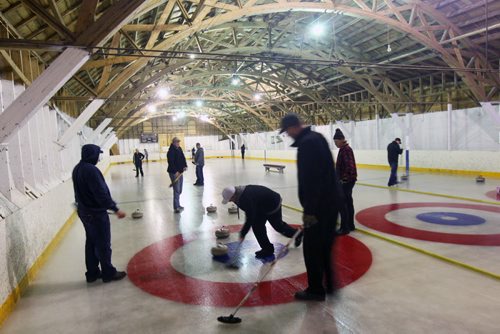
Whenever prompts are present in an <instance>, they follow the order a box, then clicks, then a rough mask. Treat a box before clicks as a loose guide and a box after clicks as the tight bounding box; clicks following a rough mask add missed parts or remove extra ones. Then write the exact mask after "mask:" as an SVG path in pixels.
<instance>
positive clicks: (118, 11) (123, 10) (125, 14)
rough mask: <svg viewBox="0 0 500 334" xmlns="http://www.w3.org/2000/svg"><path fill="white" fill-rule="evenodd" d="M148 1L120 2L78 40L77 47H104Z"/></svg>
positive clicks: (125, 0) (129, 0)
mask: <svg viewBox="0 0 500 334" xmlns="http://www.w3.org/2000/svg"><path fill="white" fill-rule="evenodd" d="M145 3H146V0H120V1H117V2H115V3H114V4H113V5H111V6H110V7H109V8H108V9H107V10H106V12H105V13H104V14H102V15H101V17H99V19H98V20H97V21H96V22H95V23H93V24H92V25H91V26H90V27H88V28H87V29H85V31H84V32H82V33H81V34H80V35H78V37H77V39H76V43H77V45H87V46H102V45H103V44H104V43H105V42H106V41H107V40H108V39H109V38H110V37H111V36H114V35H115V34H116V33H117V32H118V30H120V28H121V27H122V26H123V25H124V24H125V23H126V22H129V21H130V20H131V19H132V17H134V15H135V14H136V13H137V12H138V11H139V10H140V9H141V7H142V6H143V5H144V4H145Z"/></svg>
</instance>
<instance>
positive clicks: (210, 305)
mask: <svg viewBox="0 0 500 334" xmlns="http://www.w3.org/2000/svg"><path fill="white" fill-rule="evenodd" d="M262 163H263V161H260V160H245V161H242V160H240V159H207V162H206V166H205V169H204V171H205V186H204V187H195V186H193V183H194V181H195V176H194V168H193V167H192V165H191V164H189V165H190V167H189V169H188V171H187V172H186V174H185V178H184V190H183V193H182V195H181V205H182V206H184V207H185V210H184V211H183V212H182V213H181V214H174V213H173V208H172V189H171V188H169V187H168V185H169V184H170V181H169V179H168V175H167V173H166V162H149V163H145V164H144V173H145V176H144V177H143V178H141V177H139V178H135V172H133V171H132V168H133V166H132V164H119V165H113V166H111V167H110V169H109V170H108V171H107V173H106V174H105V177H106V181H107V182H108V185H109V187H110V190H111V193H112V196H113V198H114V199H115V201H116V202H117V203H118V206H119V207H120V208H121V209H123V210H124V211H126V212H127V214H128V216H127V218H125V219H122V220H118V219H116V217H114V216H111V221H112V249H113V263H114V265H115V266H116V267H117V269H118V270H126V271H127V272H128V277H127V278H126V279H124V280H122V281H119V282H114V283H112V284H103V283H102V282H101V281H100V280H99V281H97V282H95V283H91V284H87V283H86V282H85V276H84V273H85V263H84V243H85V233H84V230H83V226H82V224H81V223H80V221H78V220H76V221H75V222H74V223H73V224H72V225H71V228H70V230H69V232H68V233H67V234H66V235H65V237H64V239H63V240H62V242H61V243H60V245H59V246H58V248H57V249H56V250H55V252H54V254H53V255H52V256H51V257H50V258H49V260H48V262H47V263H46V264H45V265H44V266H43V268H42V269H41V271H40V272H39V274H38V276H37V277H36V279H35V281H34V282H33V283H32V284H31V285H30V287H29V288H28V289H27V291H26V292H25V294H24V295H23V298H22V299H21V300H20V301H19V302H18V305H17V306H16V308H15V310H14V312H13V313H12V314H11V315H10V316H9V318H8V319H7V320H6V321H5V323H4V324H3V326H2V327H1V329H0V332H2V333H436V332H439V333H455V334H456V333H499V332H500V320H499V314H500V284H499V281H498V279H495V278H493V277H492V276H495V275H497V278H498V275H500V265H499V261H498V254H499V249H500V201H499V200H498V199H497V198H496V197H495V196H491V194H488V192H490V191H491V190H492V189H494V187H496V185H497V184H499V182H500V180H498V179H493V178H487V180H486V183H485V184H477V183H476V182H475V180H474V177H472V176H450V175H444V174H430V173H418V172H415V173H412V174H411V176H410V179H409V180H408V181H407V182H405V183H402V184H400V185H399V186H398V187H396V188H390V189H389V188H387V187H385V185H386V184H387V179H388V176H389V172H388V171H387V170H375V169H358V174H359V177H358V184H357V185H356V186H355V188H354V193H353V197H354V205H355V209H356V213H357V216H356V227H357V228H358V230H357V231H355V232H352V233H350V234H349V235H348V236H341V237H337V239H336V244H335V249H334V261H335V269H336V274H337V280H338V284H339V286H340V287H341V288H340V289H339V290H338V293H337V294H335V295H333V296H327V300H326V301H325V302H300V301H294V300H293V294H294V292H296V291H297V290H299V289H303V288H305V267H304V262H303V256H302V247H299V248H294V247H291V248H290V249H289V251H288V253H286V254H285V255H284V256H283V257H282V258H281V259H280V260H279V261H278V262H277V264H276V266H275V267H274V269H273V270H272V271H271V273H270V274H269V275H268V276H267V277H266V279H265V280H264V282H263V283H262V285H260V286H259V288H258V289H257V290H256V291H255V293H254V294H253V295H252V297H251V298H250V299H249V301H248V302H247V304H246V305H245V307H243V308H242V309H241V310H240V311H239V312H238V316H239V317H241V318H242V319H243V321H242V323H241V324H236V325H228V324H222V323H219V322H218V321H217V320H216V319H217V317H218V316H221V315H229V314H230V313H231V312H232V311H233V309H234V306H236V305H237V304H238V303H239V301H240V300H241V298H242V297H243V296H244V295H245V294H246V293H247V291H249V289H250V288H251V286H252V283H253V282H254V281H255V280H256V279H257V278H258V275H259V273H260V272H261V271H262V270H263V269H262V268H263V263H262V262H261V261H259V260H257V259H255V257H254V251H256V250H258V249H259V248H258V245H257V243H256V241H255V239H254V237H253V233H252V232H251V231H250V233H249V234H248V236H247V239H246V240H245V243H244V246H243V248H242V254H241V256H242V266H241V267H240V269H239V270H231V269H228V268H226V267H225V264H224V263H223V262H220V261H215V260H214V259H213V258H212V255H211V254H210V249H211V247H213V246H214V245H215V244H216V238H215V235H214V231H215V230H216V229H217V228H218V227H220V226H222V225H228V226H230V230H231V232H232V233H231V235H230V237H229V238H228V239H223V240H222V242H224V243H229V244H230V245H233V246H234V245H235V242H236V241H237V240H238V234H237V231H239V225H241V224H243V223H244V213H243V212H241V216H240V219H238V217H237V215H235V214H229V213H228V210H227V209H228V206H224V205H222V204H221V203H220V202H221V195H220V193H221V191H222V189H223V188H224V187H225V186H228V185H245V184H260V185H265V186H268V187H270V188H271V189H273V190H275V191H277V192H279V193H280V194H281V196H282V197H283V204H286V205H287V206H290V208H283V216H284V220H285V221H286V222H288V223H289V224H301V214H300V212H297V211H295V210H293V209H292V208H293V207H296V208H299V207H300V204H299V202H298V198H297V179H296V177H297V176H296V168H295V164H293V163H286V164H285V165H286V169H285V172H284V174H279V173H266V172H265V171H264V168H263V166H262ZM400 175H401V172H400ZM438 195H439V196H438ZM459 197H464V199H458V198H459ZM211 204H214V205H216V206H217V212H216V213H213V214H208V213H207V212H206V210H205V208H206V207H207V206H209V205H211ZM137 209H140V210H142V211H143V212H144V216H143V218H141V219H132V218H131V217H130V214H131V213H132V212H134V211H135V210H137ZM267 230H268V234H269V237H270V240H271V242H273V243H274V245H275V247H276V249H277V251H278V250H279V249H280V248H282V247H283V245H285V244H286V242H287V239H286V238H285V237H283V236H281V235H278V234H277V233H276V232H275V231H274V230H273V229H272V228H271V227H270V225H269V224H268V225H267ZM398 243H399V244H398ZM232 249H234V248H232ZM436 256H438V257H439V256H440V257H445V258H446V259H448V262H446V261H443V260H442V259H437V258H436ZM450 262H457V263H460V264H461V265H457V264H452V263H450ZM472 267H473V268H472ZM474 269H476V270H474Z"/></svg>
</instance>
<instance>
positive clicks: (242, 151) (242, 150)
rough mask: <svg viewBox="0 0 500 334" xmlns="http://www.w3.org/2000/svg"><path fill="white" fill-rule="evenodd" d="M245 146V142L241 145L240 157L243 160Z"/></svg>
mask: <svg viewBox="0 0 500 334" xmlns="http://www.w3.org/2000/svg"><path fill="white" fill-rule="evenodd" d="M246 149H247V148H246V147H245V144H243V145H241V159H243V160H245V150H246Z"/></svg>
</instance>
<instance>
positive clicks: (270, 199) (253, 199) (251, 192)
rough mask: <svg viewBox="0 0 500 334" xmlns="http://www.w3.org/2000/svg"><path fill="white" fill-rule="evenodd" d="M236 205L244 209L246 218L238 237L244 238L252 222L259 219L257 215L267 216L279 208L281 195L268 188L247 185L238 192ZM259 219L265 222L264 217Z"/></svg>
mask: <svg viewBox="0 0 500 334" xmlns="http://www.w3.org/2000/svg"><path fill="white" fill-rule="evenodd" d="M236 205H237V206H238V207H239V208H240V209H241V210H243V211H245V216H246V220H245V224H244V225H243V228H242V229H241V231H240V237H242V238H244V237H245V235H246V234H247V233H248V231H249V230H250V227H251V226H252V224H253V223H255V222H256V221H259V219H258V218H259V217H260V218H262V217H267V216H269V215H271V214H273V213H274V212H276V210H278V209H279V208H280V206H281V196H280V194H278V193H277V192H275V191H272V190H271V189H269V188H266V187H263V186H256V185H248V186H246V187H245V188H244V190H243V192H242V193H241V194H239V196H238V199H237V200H236ZM260 221H264V222H265V219H264V220H262V219H260Z"/></svg>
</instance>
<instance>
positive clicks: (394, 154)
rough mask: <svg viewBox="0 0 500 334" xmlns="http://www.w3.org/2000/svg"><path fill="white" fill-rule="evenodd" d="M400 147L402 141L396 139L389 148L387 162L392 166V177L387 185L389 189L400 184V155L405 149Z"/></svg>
mask: <svg viewBox="0 0 500 334" xmlns="http://www.w3.org/2000/svg"><path fill="white" fill-rule="evenodd" d="M399 145H401V139H399V138H396V139H394V141H393V142H392V143H390V144H389V145H388V146H387V160H389V166H391V176H390V177H389V183H388V184H387V185H388V186H389V187H391V186H393V185H395V184H398V160H399V155H400V154H402V153H403V149H402V148H400V147H399Z"/></svg>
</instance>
